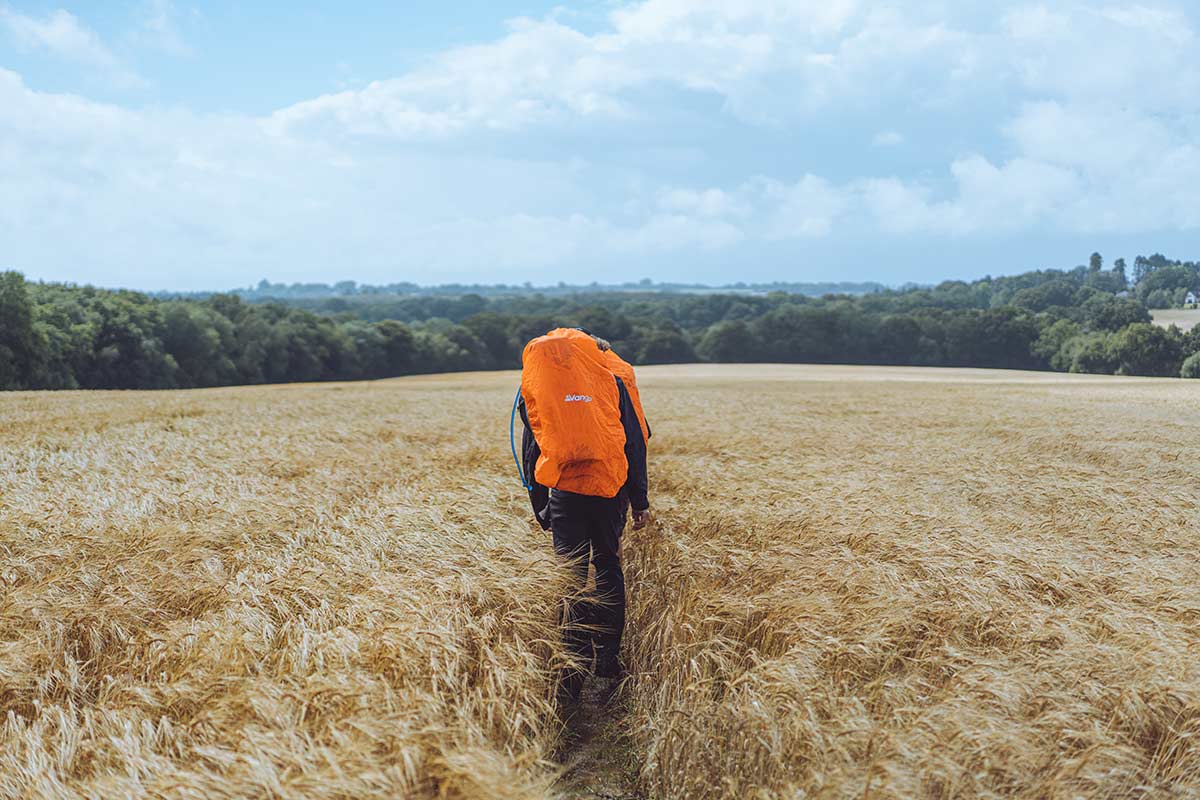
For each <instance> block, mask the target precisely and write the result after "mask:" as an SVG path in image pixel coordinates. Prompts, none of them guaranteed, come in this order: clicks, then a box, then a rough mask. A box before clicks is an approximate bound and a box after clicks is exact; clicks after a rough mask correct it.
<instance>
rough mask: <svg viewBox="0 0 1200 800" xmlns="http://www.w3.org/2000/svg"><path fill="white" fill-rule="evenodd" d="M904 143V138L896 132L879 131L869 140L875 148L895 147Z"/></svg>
mask: <svg viewBox="0 0 1200 800" xmlns="http://www.w3.org/2000/svg"><path fill="white" fill-rule="evenodd" d="M903 143H904V136H903V135H901V134H900V133H899V132H898V131H879V133H876V134H875V136H874V137H872V139H871V144H873V145H874V146H875V147H895V146H896V145H900V144H903Z"/></svg>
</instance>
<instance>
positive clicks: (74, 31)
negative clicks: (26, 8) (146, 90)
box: [0, 6, 145, 88]
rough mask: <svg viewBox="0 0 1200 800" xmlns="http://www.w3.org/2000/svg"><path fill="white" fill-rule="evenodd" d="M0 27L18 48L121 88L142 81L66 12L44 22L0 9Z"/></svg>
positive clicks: (91, 32) (63, 11) (55, 12)
mask: <svg viewBox="0 0 1200 800" xmlns="http://www.w3.org/2000/svg"><path fill="white" fill-rule="evenodd" d="M0 26H2V27H3V28H5V29H7V31H8V33H9V35H10V36H11V37H12V39H13V40H14V41H15V42H16V43H17V46H18V47H21V48H23V49H26V50H45V51H47V52H49V53H52V54H53V55H55V56H58V57H59V58H64V59H67V60H68V61H73V62H76V63H78V64H82V65H84V66H87V67H92V68H94V69H97V70H99V71H100V72H101V73H102V74H103V75H104V76H105V77H106V79H107V80H108V81H109V82H111V83H113V84H114V85H116V86H119V87H121V88H137V87H140V86H144V85H145V81H144V80H143V79H142V78H141V77H140V76H138V75H137V74H136V73H135V72H133V71H132V70H130V69H128V68H127V67H125V66H124V65H123V64H122V63H121V61H120V59H118V58H117V57H116V56H115V55H114V54H113V52H112V51H111V50H110V49H109V48H108V47H107V46H106V45H105V44H104V42H103V41H102V40H101V39H100V37H99V36H98V35H97V34H96V32H95V31H93V30H92V29H91V28H89V27H87V26H86V25H84V24H83V23H82V22H81V21H80V20H79V18H78V17H76V16H75V15H74V14H72V13H70V12H69V11H65V10H63V9H58V10H57V11H53V12H51V13H50V14H49V15H48V16H47V17H45V18H44V19H38V18H36V17H31V16H27V15H25V14H21V13H18V12H16V11H13V10H12V9H10V8H7V7H2V6H0Z"/></svg>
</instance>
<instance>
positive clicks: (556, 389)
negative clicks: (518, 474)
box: [521, 328, 629, 497]
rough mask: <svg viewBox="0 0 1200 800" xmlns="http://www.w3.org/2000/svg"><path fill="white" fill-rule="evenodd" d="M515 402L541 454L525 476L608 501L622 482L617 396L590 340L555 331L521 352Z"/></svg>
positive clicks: (609, 373) (624, 474) (575, 333)
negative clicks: (518, 402) (520, 403)
mask: <svg viewBox="0 0 1200 800" xmlns="http://www.w3.org/2000/svg"><path fill="white" fill-rule="evenodd" d="M521 396H522V397H523V398H524V400H525V410H526V414H527V415H528V418H529V427H530V430H532V431H533V438H534V439H535V440H536V441H537V443H538V447H539V448H540V449H541V456H540V457H539V458H538V460H537V466H536V467H535V469H534V474H533V477H534V479H536V481H537V482H538V483H540V484H541V485H543V486H548V487H551V488H555V489H561V490H563V491H567V492H575V493H576V494H586V495H591V496H593V497H616V495H617V493H618V492H620V490H621V487H623V486H624V485H625V481H626V479H627V477H628V471H629V464H628V462H627V461H626V459H625V427H624V425H622V423H621V405H620V392H619V391H618V389H617V381H616V378H615V377H614V375H613V372H612V371H611V368H610V366H609V362H608V360H607V359H606V358H605V354H604V353H603V352H601V350H600V348H599V347H597V346H596V342H595V340H594V339H592V337H591V336H588V335H587V334H586V333H583V332H582V331H578V330H575V329H573V328H557V329H555V330H552V331H550V332H549V333H547V334H546V335H545V336H539V337H538V338H536V339H534V340H533V341H531V342H530V343H529V344H527V345H526V346H525V351H524V352H523V353H522V355H521Z"/></svg>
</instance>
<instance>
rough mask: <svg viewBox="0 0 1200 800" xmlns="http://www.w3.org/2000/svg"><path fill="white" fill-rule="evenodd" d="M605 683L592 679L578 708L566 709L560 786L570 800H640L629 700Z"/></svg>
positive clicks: (559, 788)
mask: <svg viewBox="0 0 1200 800" xmlns="http://www.w3.org/2000/svg"><path fill="white" fill-rule="evenodd" d="M605 683H606V682H605V681H599V680H596V679H594V678H592V679H589V680H588V682H587V683H586V684H585V685H584V687H583V693H582V695H581V697H580V701H579V703H578V704H576V705H574V706H573V707H571V708H568V709H564V710H563V714H564V717H565V719H564V725H565V729H564V731H563V742H562V745H561V747H560V748H559V754H558V758H559V761H560V762H561V763H562V765H563V770H564V771H563V774H562V777H561V778H560V779H559V782H558V786H557V788H558V790H559V791H560V792H561V796H562V797H564V798H567V800H639V799H640V797H641V795H639V794H637V793H636V791H635V786H636V782H637V774H638V770H639V768H640V767H641V762H640V760H639V758H638V754H637V751H636V749H635V748H634V746H633V744H632V742H631V741H630V740H629V726H628V724H627V719H626V718H627V716H628V711H629V709H628V705H627V702H628V701H627V698H626V697H624V696H623V693H622V692H620V691H617V692H615V693H614V692H613V690H612V687H609V686H606V685H605Z"/></svg>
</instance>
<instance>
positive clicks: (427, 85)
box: [0, 0, 1200, 289]
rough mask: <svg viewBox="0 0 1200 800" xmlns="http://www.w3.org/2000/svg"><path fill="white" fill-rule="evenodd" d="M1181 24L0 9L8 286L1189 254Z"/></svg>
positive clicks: (830, 12)
mask: <svg viewBox="0 0 1200 800" xmlns="http://www.w3.org/2000/svg"><path fill="white" fill-rule="evenodd" d="M1197 24H1200V11H1198V10H1197V9H1196V7H1195V4H1194V3H1178V2H1156V0H1141V1H1139V2H1122V0H1113V2H1072V0H1063V1H1060V2H1055V3H1052V4H1038V3H997V2H983V1H982V0H966V1H965V2H955V3H950V2H946V1H945V0H910V1H909V2H904V3H898V2H896V3H886V2H859V0H822V1H821V2H810V1H809V0H742V1H741V2H739V3H736V4H734V3H728V2H718V1H717V0H642V2H612V1H611V0H598V1H597V2H591V3H576V4H572V5H571V6H570V7H569V8H567V7H565V6H556V5H554V4H551V3H539V2H511V3H504V2H481V1H478V0H475V1H473V2H462V3H455V4H449V3H433V2H409V3H404V4H394V3H360V4H357V5H356V6H355V9H354V11H353V12H347V11H345V10H344V4H334V3H332V2H292V3H282V2H263V3H254V4H246V3H233V2H192V3H188V2H184V0H129V1H128V2H121V1H117V2H105V3H95V2H91V3H78V4H72V3H69V2H66V3H64V2H12V0H7V1H6V0H0V268H14V269H19V270H21V271H23V272H25V273H26V275H28V276H29V277H31V278H37V279H47V280H69V281H75V282H81V283H84V282H86V283H96V284H100V285H108V286H131V287H136V288H146V289H162V288H180V289H202V288H227V287H232V286H241V285H248V284H251V283H255V282H257V281H258V280H259V279H260V278H264V277H265V278H268V279H270V280H273V281H329V282H332V281H336V280H340V279H355V280H359V281H361V282H373V283H380V282H391V281H401V280H412V281H418V282H421V283H441V282H449V281H468V282H475V281H478V282H485V283H494V282H523V281H526V280H530V281H534V282H535V283H542V282H557V281H559V280H566V281H568V282H576V281H578V282H589V281H591V280H600V281H623V280H630V279H639V278H642V277H651V278H654V279H659V280H698V281H705V282H710V283H720V282H728V281H735V280H757V281H769V280H796V281H803V280H836V279H844V280H879V281H883V282H886V283H892V284H899V283H903V282H906V281H922V282H928V281H936V280H940V279H943V278H949V277H964V278H969V277H976V276H979V275H983V274H986V273H991V274H1000V273H1010V272H1016V271H1021V270H1025V269H1032V268H1041V267H1051V266H1053V267H1070V266H1073V265H1074V264H1077V263H1081V262H1084V261H1086V259H1087V256H1088V254H1089V253H1090V252H1091V251H1092V250H1094V249H1099V250H1100V251H1101V252H1103V253H1104V254H1105V256H1106V257H1108V259H1109V260H1111V259H1112V258H1115V257H1118V256H1124V257H1126V258H1132V257H1133V256H1134V255H1136V254H1138V253H1150V252H1153V251H1162V252H1165V253H1167V254H1169V255H1175V256H1177V257H1181V258H1192V259H1194V258H1197V257H1200V252H1197V251H1198V250H1200V58H1197V57H1196V55H1195V54H1196V53H1197V52H1200V47H1198V46H1197V45H1198V44H1200V42H1198V41H1197V36H1196V26H1197Z"/></svg>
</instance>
